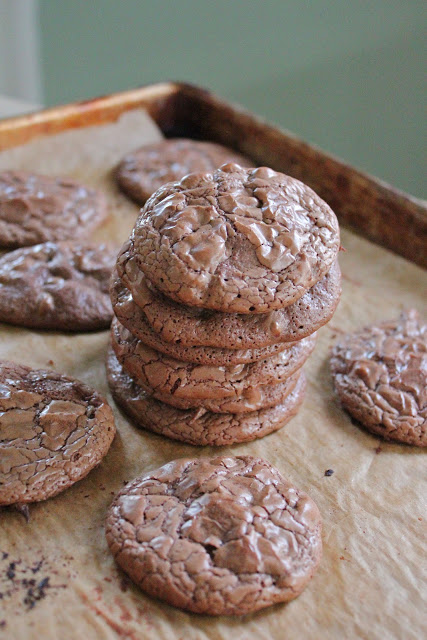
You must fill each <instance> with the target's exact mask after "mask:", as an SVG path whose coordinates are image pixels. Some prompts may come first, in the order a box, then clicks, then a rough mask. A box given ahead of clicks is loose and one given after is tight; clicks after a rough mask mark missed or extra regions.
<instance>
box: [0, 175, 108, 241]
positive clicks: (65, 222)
mask: <svg viewBox="0 0 427 640" xmlns="http://www.w3.org/2000/svg"><path fill="white" fill-rule="evenodd" d="M105 215H106V210H105V202H104V197H103V196H102V194H101V193H100V192H98V191H96V190H95V189H91V188H89V187H85V186H83V185H81V184H79V183H77V182H75V181H74V180H71V179H70V178H59V177H52V176H42V175H37V174H33V173H29V172H26V171H3V172H1V173H0V247H7V248H9V249H15V248H18V247H24V246H28V245H33V244H39V243H41V242H49V241H51V240H53V241H54V240H74V239H77V238H86V237H87V234H88V232H90V231H92V230H93V229H94V228H95V227H97V226H98V225H99V224H100V222H101V221H102V220H103V219H104V217H105Z"/></svg>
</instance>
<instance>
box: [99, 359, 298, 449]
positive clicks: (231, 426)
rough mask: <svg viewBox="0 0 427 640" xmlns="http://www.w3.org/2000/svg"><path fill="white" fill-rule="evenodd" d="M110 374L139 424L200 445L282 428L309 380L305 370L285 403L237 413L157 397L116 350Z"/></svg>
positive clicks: (121, 401) (250, 437)
mask: <svg viewBox="0 0 427 640" xmlns="http://www.w3.org/2000/svg"><path fill="white" fill-rule="evenodd" d="M107 376H108V383H109V385H110V389H111V393H112V395H113V398H114V399H115V401H116V402H117V404H118V405H119V406H120V407H122V409H123V411H124V412H125V413H126V414H127V415H128V416H129V417H130V418H131V420H132V421H133V422H134V423H135V424H136V425H137V426H138V427H142V428H143V429H147V430H148V431H152V432H153V433H158V434H160V435H162V436H166V437H167V438H172V439H173V440H180V441H181V442H186V443H187V444H193V445H197V446H222V445H230V444H235V443H238V442H250V441H251V440H255V439H256V438H263V437H264V436H266V435H268V434H269V433H272V432H273V431H277V430H278V429H281V428H282V427H283V426H284V425H285V424H286V423H287V422H289V420H290V419H291V418H293V416H295V415H296V414H297V413H298V410H299V408H300V406H301V404H302V401H303V400H304V392H305V384H306V383H305V377H304V374H302V375H300V377H299V378H298V382H297V384H296V385H295V388H294V390H293V391H292V392H291V393H290V394H289V396H288V397H287V398H285V400H284V402H283V403H282V404H278V405H276V406H275V407H271V408H269V409H260V410H258V411H253V412H251V413H239V414H237V413H236V414H233V413H212V412H210V411H205V410H204V409H190V410H188V411H185V410H182V409H176V408H175V407H171V406H170V405H168V404H165V403H163V402H160V401H159V400H156V399H155V398H153V397H152V396H151V395H149V394H148V393H147V392H146V391H144V390H143V389H142V388H141V387H140V386H139V385H138V384H137V383H136V382H135V381H134V380H133V379H132V378H131V377H130V376H129V375H128V374H127V373H126V372H125V371H124V370H123V367H122V366H121V364H120V363H119V361H118V360H117V357H116V356H115V354H114V352H113V351H112V350H110V352H109V354H108V360H107Z"/></svg>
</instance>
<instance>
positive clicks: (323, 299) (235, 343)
mask: <svg viewBox="0 0 427 640" xmlns="http://www.w3.org/2000/svg"><path fill="white" fill-rule="evenodd" d="M131 263H132V261H131V260H129V262H128V263H127V264H128V268H127V273H125V274H124V276H123V280H124V283H123V284H122V283H121V279H120V278H119V276H118V274H117V271H114V272H113V278H112V280H113V283H112V287H111V293H112V302H113V308H114V307H115V306H116V305H117V304H118V303H119V301H120V300H122V299H123V298H124V297H125V296H126V290H129V287H130V284H129V279H128V276H127V274H129V273H131V277H132V281H133V283H134V286H133V287H131V288H132V291H133V301H134V302H135V304H137V305H138V306H139V307H140V308H141V309H142V310H143V312H144V314H145V317H146V319H147V321H148V323H149V324H150V326H151V327H152V328H153V330H154V331H155V332H156V333H158V334H159V335H160V336H161V338H162V339H163V340H165V341H166V342H178V343H179V344H181V345H183V346H187V347H188V346H208V347H222V346H223V345H224V344H227V346H228V348H230V349H246V348H248V349H249V348H250V349H253V348H257V349H259V348H263V347H267V346H271V345H272V344H276V343H277V342H289V341H297V340H301V339H302V338H305V337H306V336H308V335H310V334H312V333H314V332H315V331H317V330H318V329H320V327H322V326H323V325H324V324H326V323H327V322H329V320H330V319H331V317H332V316H333V314H334V312H335V309H336V307H337V305H338V302H339V299H340V296H341V271H340V268H339V264H338V261H335V262H334V264H333V265H332V267H331V269H330V270H329V272H328V273H327V274H326V275H325V276H324V277H323V278H322V280H319V282H317V283H316V284H315V285H314V286H313V287H312V288H311V289H309V290H308V291H307V292H306V293H305V294H304V295H303V296H302V297H301V298H300V299H299V300H297V302H295V303H294V304H292V305H290V306H289V307H285V308H284V309H278V310H276V311H271V312H270V313H265V314H250V315H249V314H238V313H221V312H220V311H210V310H208V309H200V307H187V306H184V305H182V304H179V303H177V302H175V301H174V300H172V299H171V298H168V297H167V296H165V295H163V294H162V293H161V292H160V291H158V290H156V289H155V288H154V287H153V286H152V285H151V284H150V282H149V281H148V280H147V279H146V278H145V276H144V274H143V273H142V272H141V271H140V270H139V269H137V270H136V271H135V272H132V270H131V269H130V268H129V267H130V265H131ZM126 285H127V286H126Z"/></svg>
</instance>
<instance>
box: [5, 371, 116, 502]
mask: <svg viewBox="0 0 427 640" xmlns="http://www.w3.org/2000/svg"><path fill="white" fill-rule="evenodd" d="M114 434H115V426H114V418H113V414H112V411H111V409H110V407H109V406H108V404H107V402H106V400H105V399H104V398H103V397H102V396H100V395H99V393H98V392H97V391H95V390H94V389H91V388H90V387H88V386H87V385H85V384H83V383H82V382H80V381H79V380H74V379H73V378H68V377H67V376H63V375H61V374H60V373H56V372H55V371H47V370H43V369H30V368H29V367H24V366H22V365H19V364H15V363H13V362H5V361H3V362H1V363H0V505H7V504H15V503H26V502H38V501H40V500H46V499H47V498H51V497H52V496H55V495H56V494H57V493H60V492H61V491H63V490H64V489H67V488H68V487H70V486H71V485H73V484H74V483H75V482H77V481H78V480H80V479H81V478H84V477H85V476H86V475H87V474H88V473H89V471H90V470H91V469H93V468H94V467H95V466H96V465H97V464H99V462H101V460H102V458H103V457H104V456H105V454H106V453H107V451H108V449H109V447H110V444H111V442H112V440H113V438H114Z"/></svg>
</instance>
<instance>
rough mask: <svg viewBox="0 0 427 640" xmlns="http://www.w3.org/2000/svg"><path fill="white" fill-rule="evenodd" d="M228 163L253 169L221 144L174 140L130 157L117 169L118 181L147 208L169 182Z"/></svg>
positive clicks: (143, 149)
mask: <svg viewBox="0 0 427 640" xmlns="http://www.w3.org/2000/svg"><path fill="white" fill-rule="evenodd" d="M224 162H236V163H237V164H240V165H242V166H243V167H249V166H251V165H252V162H251V161H250V160H248V158H245V157H244V156H242V155H240V154H239V153H236V152H235V151H233V150H232V149H227V147H223V146H222V145H220V144H215V143H213V142H197V141H196V140H188V139H186V138H173V139H171V140H163V141H162V142H156V143H155V144H149V145H146V146H145V147H141V148H140V149H137V150H136V151H134V152H133V153H130V154H128V155H127V156H126V157H125V158H124V159H123V160H122V162H121V163H120V164H119V166H118V167H117V169H116V179H117V182H118V184H119V186H120V188H121V189H122V190H123V191H124V192H125V193H126V194H127V195H128V196H129V197H130V198H132V200H135V202H137V203H139V204H144V203H145V201H146V200H147V199H148V198H149V197H150V196H151V194H152V193H154V192H155V191H157V189H159V188H160V187H162V186H163V185H164V184H165V183H166V182H175V181H176V180H181V178H183V177H184V176H186V175H187V174H188V173H194V172H195V171H212V170H213V169H217V168H218V167H219V166H220V165H222V164H224Z"/></svg>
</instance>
